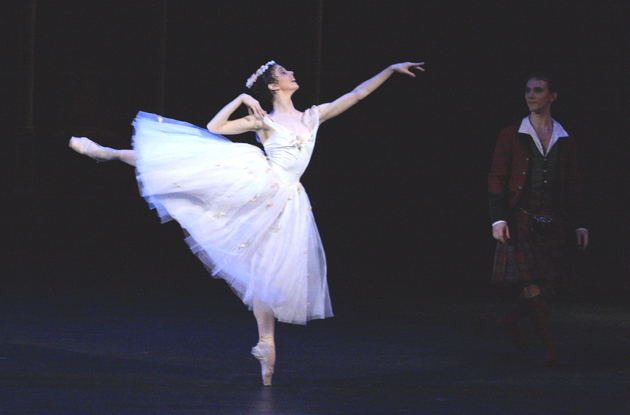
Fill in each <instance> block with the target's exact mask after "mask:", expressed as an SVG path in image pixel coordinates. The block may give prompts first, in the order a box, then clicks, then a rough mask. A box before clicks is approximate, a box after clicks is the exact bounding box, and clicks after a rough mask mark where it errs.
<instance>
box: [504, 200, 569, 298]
mask: <svg viewBox="0 0 630 415" xmlns="http://www.w3.org/2000/svg"><path fill="white" fill-rule="evenodd" d="M530 213H531V212H530ZM538 213H544V212H538ZM508 226H509V230H510V236H511V239H510V240H509V242H508V243H507V244H504V243H501V242H500V241H499V242H497V248H496V251H495V254H494V270H493V273H492V282H493V283H503V284H512V283H517V284H521V285H529V284H531V283H539V282H545V283H546V284H545V285H546V286H547V289H549V290H550V291H551V293H553V291H554V286H555V287H556V288H557V287H566V283H567V275H568V272H567V271H568V260H567V251H566V244H565V238H564V232H563V229H562V220H561V219H560V218H557V217H556V229H555V232H554V234H553V235H552V236H551V237H549V238H542V237H540V236H538V235H536V234H534V233H533V232H532V230H531V227H530V217H529V215H527V214H526V213H524V212H521V211H520V210H519V211H516V212H515V213H514V221H512V222H510V224H509V225H508ZM514 228H516V229H514Z"/></svg>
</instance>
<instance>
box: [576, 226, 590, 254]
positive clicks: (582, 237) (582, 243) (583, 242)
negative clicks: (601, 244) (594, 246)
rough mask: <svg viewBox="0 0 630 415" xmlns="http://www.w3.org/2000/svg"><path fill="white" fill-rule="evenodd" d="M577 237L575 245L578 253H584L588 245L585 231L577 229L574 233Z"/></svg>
mask: <svg viewBox="0 0 630 415" xmlns="http://www.w3.org/2000/svg"><path fill="white" fill-rule="evenodd" d="M575 236H577V245H578V249H579V250H580V251H584V250H585V249H586V246H587V245H588V231H587V230H586V229H578V230H577V231H575Z"/></svg>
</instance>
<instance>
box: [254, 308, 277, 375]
mask: <svg viewBox="0 0 630 415" xmlns="http://www.w3.org/2000/svg"><path fill="white" fill-rule="evenodd" d="M254 317H256V323H257V324H258V336H259V339H258V344H256V346H254V347H253V348H252V354H253V355H254V357H255V358H256V359H258V360H259V361H260V366H261V373H262V381H263V385H265V386H271V378H272V376H273V369H274V365H275V364H276V343H275V340H274V326H275V322H276V318H275V316H274V314H273V311H271V308H270V307H269V306H268V305H267V304H265V303H264V302H262V301H260V300H259V299H256V300H255V301H254Z"/></svg>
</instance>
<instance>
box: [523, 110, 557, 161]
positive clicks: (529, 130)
mask: <svg viewBox="0 0 630 415" xmlns="http://www.w3.org/2000/svg"><path fill="white" fill-rule="evenodd" d="M551 121H553V133H551V140H549V147H547V153H546V154H545V152H544V151H543V148H542V144H540V139H539V138H538V134H536V130H534V127H533V126H532V123H531V122H530V121H529V116H527V117H525V118H523V121H521V126H520V128H519V129H518V132H519V133H524V134H529V135H531V136H532V138H533V139H534V143H535V144H536V147H537V148H538V151H540V154H542V155H543V156H546V155H547V154H549V152H550V151H551V148H552V147H553V145H554V144H556V141H558V138H560V137H568V136H569V134H568V133H567V132H566V131H565V130H564V128H562V126H561V125H560V123H559V122H558V121H556V120H554V119H553V118H552V119H551Z"/></svg>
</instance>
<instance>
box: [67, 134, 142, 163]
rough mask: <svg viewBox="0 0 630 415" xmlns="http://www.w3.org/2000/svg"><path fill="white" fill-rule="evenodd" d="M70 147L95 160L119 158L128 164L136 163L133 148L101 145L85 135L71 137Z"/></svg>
mask: <svg viewBox="0 0 630 415" xmlns="http://www.w3.org/2000/svg"><path fill="white" fill-rule="evenodd" d="M69 146H70V148H72V149H73V150H74V151H76V152H77V153H80V154H84V155H86V156H88V157H91V158H93V159H94V160H96V161H110V160H120V161H122V162H123V163H127V164H129V165H130V166H135V165H136V153H135V151H133V150H115V149H113V148H109V147H102V146H100V145H98V144H96V143H95V142H94V141H92V140H90V139H89V138H87V137H72V138H71V139H70V143H69Z"/></svg>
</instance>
